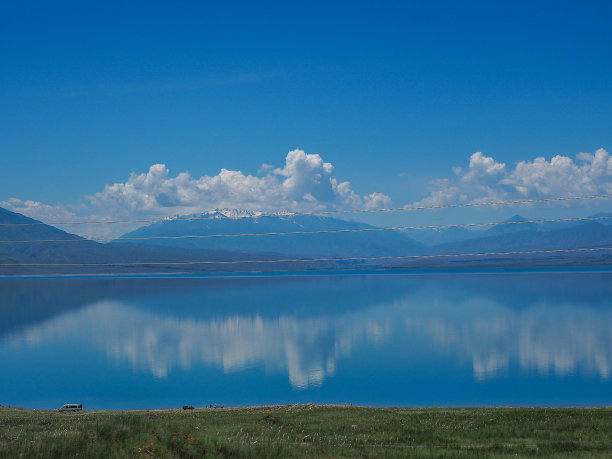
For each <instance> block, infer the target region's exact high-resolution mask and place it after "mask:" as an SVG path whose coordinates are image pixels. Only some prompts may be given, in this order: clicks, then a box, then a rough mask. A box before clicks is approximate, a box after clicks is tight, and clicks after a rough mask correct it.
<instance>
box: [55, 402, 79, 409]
mask: <svg viewBox="0 0 612 459" xmlns="http://www.w3.org/2000/svg"><path fill="white" fill-rule="evenodd" d="M82 410H83V405H82V404H80V403H66V404H65V405H62V407H61V408H58V409H57V411H82Z"/></svg>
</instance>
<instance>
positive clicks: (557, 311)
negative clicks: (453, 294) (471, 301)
mask: <svg viewBox="0 0 612 459" xmlns="http://www.w3.org/2000/svg"><path fill="white" fill-rule="evenodd" d="M494 312H495V313H496V314H497V315H496V316H494V317H484V318H483V317H468V316H466V317H463V318H458V317H456V318H454V319H453V318H448V317H445V318H442V317H434V316H432V317H419V318H417V317H409V318H406V320H405V323H406V326H407V328H408V331H409V332H410V333H412V334H419V333H422V334H424V335H425V336H428V337H429V338H430V339H431V340H432V341H433V342H434V346H435V347H436V348H437V349H440V350H442V351H444V352H449V353H453V354H456V355H458V357H459V358H461V359H464V360H471V364H472V367H473V371H474V378H475V379H476V380H478V381H485V380H487V379H491V378H494V377H496V376H499V375H500V374H501V373H503V372H505V371H506V370H507V369H508V367H509V366H510V365H511V363H512V362H516V363H518V365H519V366H520V367H521V368H522V369H524V370H527V371H534V370H535V371H537V372H538V373H539V374H541V375H546V374H550V373H554V374H555V375H558V376H564V375H571V374H573V373H575V372H576V371H582V372H584V373H586V374H598V375H599V376H600V377H601V378H602V379H608V378H609V377H610V372H611V369H612V321H611V319H612V318H611V317H610V314H602V313H601V312H598V311H596V310H589V309H581V308H564V307H560V308H552V307H538V308H534V309H530V310H525V311H521V312H516V311H512V310H506V309H501V310H500V309H498V308H495V310H494Z"/></svg>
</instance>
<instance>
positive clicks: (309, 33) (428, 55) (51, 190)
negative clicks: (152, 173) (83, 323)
mask: <svg viewBox="0 0 612 459" xmlns="http://www.w3.org/2000/svg"><path fill="white" fill-rule="evenodd" d="M611 13H612V3H610V2H607V1H602V2H597V1H589V2H577V1H576V2H563V1H554V2H552V1H551V2H547V1H538V2H519V1H513V2H496V1H484V2H476V1H474V2H443V1H442V2H391V1H390V2H362V1H355V2H316V1H308V2H286V1H285V2H265V1H263V2H216V3H212V2H151V1H148V2H111V1H109V2H98V3H96V4H91V3H90V2H27V1H23V2H10V3H9V2H5V3H4V4H3V5H2V6H1V7H0V41H1V43H2V46H1V48H0V66H1V67H0V69H1V70H0V158H1V164H0V170H1V171H2V172H1V175H2V180H1V181H0V202H2V203H3V206H6V207H10V208H13V209H15V210H18V211H23V212H24V213H28V211H29V213H30V214H31V215H33V216H35V217H39V218H47V219H51V220H53V216H54V215H55V216H61V215H62V212H64V213H67V214H70V215H80V216H84V215H87V214H96V215H104V216H116V215H136V214H140V213H144V212H153V213H164V212H165V213H169V214H170V213H176V212H179V211H180V212H183V211H191V210H194V209H197V207H198V203H200V204H201V205H200V207H202V208H207V207H208V206H211V205H215V204H227V205H233V204H235V205H242V206H243V207H246V206H253V207H260V208H264V207H266V206H267V207H270V208H274V207H283V208H287V207H291V206H296V207H300V208H304V207H308V205H310V204H312V203H313V202H314V201H312V200H311V201H309V199H310V197H308V196H307V195H308V194H310V195H311V197H312V196H314V197H315V198H316V203H315V204H317V205H320V206H322V207H325V208H331V207H342V206H353V207H355V206H367V205H371V206H373V205H375V204H378V205H388V204H391V205H404V204H409V203H412V202H417V201H424V202H428V201H427V200H428V199H429V201H430V202H433V200H435V199H438V200H447V201H461V200H462V199H465V200H475V199H485V198H487V197H492V196H496V197H502V198H503V197H515V196H520V195H521V193H523V194H524V195H525V196H546V195H551V194H554V193H558V192H559V190H561V191H567V192H568V193H575V194H576V193H577V194H580V193H582V192H591V191H593V192H596V193H604V192H606V190H608V189H610V190H612V188H610V187H611V186H612V160H610V158H609V155H608V156H605V155H607V151H606V150H608V151H609V150H610V149H612V129H610V126H612V84H611V81H612V79H611V74H612V72H611V71H612V59H610V57H611V56H612V29H611V28H610V21H611V20H612V14H611ZM298 149H299V150H302V151H303V152H304V155H303V156H302V157H301V158H302V160H303V161H302V162H301V163H299V162H296V163H295V164H293V166H295V168H294V169H291V167H293V166H292V165H291V164H289V162H287V161H288V156H287V155H288V153H289V152H291V151H294V150H298ZM599 149H604V150H599ZM598 150H599V151H600V153H599V156H598V158H599V160H598V161H599V162H598V163H597V164H595V163H594V162H593V161H594V159H593V158H594V157H593V158H591V159H589V158H588V157H587V156H585V155H582V159H579V158H576V155H577V154H579V153H580V152H586V153H590V154H591V155H595V154H596V152H597V151H598ZM601 151H604V153H605V155H604V154H603V153H601ZM476 152H482V153H483V156H482V157H478V158H476V162H474V163H473V166H474V167H473V170H472V169H469V164H470V157H471V156H472V155H473V154H474V153H476ZM313 155H319V156H318V157H315V156H313ZM556 155H561V156H562V157H567V158H569V159H570V161H572V164H570V165H568V164H565V166H568V167H570V166H571V167H574V169H572V170H573V171H574V172H572V170H569V169H567V167H566V168H565V169H563V168H557V167H556V166H555V167H552V166H550V165H549V163H548V162H550V161H551V159H552V158H553V157H555V156H556ZM294 156H295V155H294ZM537 157H544V158H545V160H546V161H547V163H546V164H545V165H544V166H543V167H544V169H545V170H547V171H548V172H543V177H544V178H541V177H540V179H538V180H540V182H539V183H535V180H536V179H535V178H534V177H535V175H537V174H540V172H541V171H540V170H539V169H537V168H536V167H531V169H529V167H527V169H529V170H530V171H531V172H533V173H532V174H531V176H530V177H531V178H529V177H527V178H525V177H526V176H520V177H519V175H520V174H519V172H520V171H517V170H516V164H517V163H520V162H521V161H526V162H527V163H526V164H527V166H530V165H532V166H533V164H532V163H533V161H534V159H535V158H537ZM294 159H295V158H294ZM298 159H299V158H298ZM472 159H474V157H472ZM491 161H493V162H491ZM585 161H586V162H587V163H588V164H586V163H585ZM315 163H316V164H315ZM155 164H164V165H165V169H164V170H163V171H162V170H160V171H161V172H160V173H161V174H162V179H163V180H170V179H173V178H175V177H176V176H177V174H179V173H181V172H188V173H189V174H190V179H191V180H192V183H191V182H190V183H188V184H187V185H184V186H183V185H180V184H177V183H175V182H172V183H165V182H164V183H162V185H163V186H161V188H163V190H162V191H159V189H160V188H159V187H158V188H155V190H157V191H154V192H153V196H152V199H154V200H156V203H155V205H154V206H153V207H155V208H153V207H151V206H150V203H149V204H148V205H149V207H148V208H145V207H146V206H144V207H143V204H142V199H141V198H142V196H140V197H136V198H135V199H136V201H138V202H137V203H135V201H134V200H133V199H132V198H129V197H127V198H126V196H125V190H126V189H127V188H130V187H131V188H130V189H131V190H132V191H133V190H134V189H138V186H140V185H134V183H132V184H131V185H130V184H129V183H128V182H129V177H130V173H132V172H133V173H135V174H136V175H138V174H146V173H147V172H148V171H149V170H150V167H151V166H152V165H155ZM262 164H268V165H271V166H273V167H269V168H266V167H264V168H263V169H261V166H262ZM324 164H331V165H333V172H329V171H328V170H326V169H325V168H324ZM500 164H505V170H504V171H502V170H501V169H500V167H498V165H500ZM551 164H552V163H551ZM585 164H586V165H587V166H588V167H589V168H590V169H589V171H586V172H584V170H583V169H580V168H581V167H583V166H585ZM605 164H608V166H609V167H608V169H609V171H607V169H606V165H605ZM309 167H310V169H309ZM453 167H455V168H456V167H461V168H462V171H461V172H459V170H458V169H455V172H453ZM478 167H480V169H478ZM483 167H484V169H482V168H483ZM487 167H488V169H487ZM571 167H570V169H571ZM317 168H318V169H317ZM221 169H226V170H228V171H234V172H235V171H241V172H242V174H243V175H244V177H246V178H245V179H243V178H241V177H238V178H237V180H238V182H239V183H238V185H236V186H243V185H244V184H245V183H251V182H253V183H255V182H256V183H255V185H254V187H255V188H256V189H258V190H260V191H261V193H263V194H262V197H261V199H260V200H259V201H258V202H257V205H255V204H253V203H252V202H250V201H245V202H243V201H241V200H240V199H239V198H236V196H237V195H236V194H235V193H234V198H235V199H233V200H232V199H222V198H220V197H219V196H220V193H222V190H221V191H220V190H219V189H216V191H215V192H214V193H213V195H214V196H213V195H211V196H212V197H211V196H209V195H206V196H204V198H203V197H202V196H200V195H197V193H196V195H194V196H191V197H190V198H189V199H188V198H184V194H185V193H187V194H189V193H190V192H192V191H193V190H195V189H198V190H200V191H198V193H199V192H202V193H207V192H208V191H206V190H208V188H206V187H207V186H212V185H211V184H210V183H209V181H206V180H205V182H206V183H204V184H203V182H202V181H199V182H198V180H199V179H200V178H201V177H202V176H205V175H206V176H208V177H211V178H212V179H211V180H213V179H215V177H218V174H219V172H220V170H221ZM306 169H308V170H307V171H306V173H303V172H304V170H306ZM477 169H478V170H481V171H482V170H485V171H486V174H484V175H481V176H479V178H478V177H477V179H478V180H479V181H478V183H476V181H475V180H476V178H474V177H476V175H477V173H476V171H477ZM536 169H537V170H536ZM562 169H563V170H562ZM576 170H578V171H580V170H582V171H583V172H576ZM275 171H276V172H275ZM292 171H294V172H295V171H297V172H295V174H297V175H291V174H293V173H294V172H292ZM300 171H301V172H300ZM487 171H488V172H487ZM538 171H540V172H538ZM560 171H561V172H560ZM564 171H565V172H564ZM568 171H569V172H568ZM606 171H607V172H606ZM523 172H525V171H523ZM523 172H520V173H521V174H522V173H523ZM163 174H166V175H163ZM300 174H302V175H300ZM304 174H306V175H304ZM308 174H310V175H308ZM470 174H471V175H470ZM495 174H498V176H496V177H497V178H495V180H493V178H492V176H493V175H495ZM499 174H501V175H499ZM534 174H535V175H534ZM560 174H561V175H560ZM563 174H565V175H563ZM572 174H574V175H572ZM576 174H582V175H580V177H577V176H576ZM602 174H603V175H602ZM540 175H542V174H540ZM466 176H467V178H465V177H466ZM164 177H165V178H164ZM249 177H252V178H253V180H251V179H250V178H249ZM266 177H269V178H268V179H266ZM470 177H471V178H470ZM234 178H235V177H234ZM145 179H146V177H145V178H143V180H145ZM255 179H260V181H259V182H257V181H256V180H255ZM331 179H334V180H336V187H335V188H334V187H333V185H330V184H329V180H331ZM219 180H221V179H219ZM219 180H218V181H219ZM232 180H233V179H232ZM249 180H251V181H250V182H249ZM254 180H255V182H254ZM301 180H302V181H303V183H301V182H300V181H301ZM321 180H322V181H324V182H325V184H326V185H325V186H327V188H328V189H323V188H321V187H320V183H319V182H320V181H321ZM444 180H446V185H444V184H443V181H444ZM542 180H543V181H544V182H546V181H547V180H553V181H554V180H557V184H556V185H555V184H554V183H553V184H549V183H543V182H542ZM567 180H570V181H572V180H582V181H584V180H586V181H588V180H590V181H591V182H592V183H591V182H589V185H588V187H587V188H588V189H587V188H584V187H583V188H580V187H575V188H571V187H570V189H567V190H565V189H563V188H560V185H559V183H562V182H563V181H567ZM213 181H214V180H213ZM287 181H290V182H291V183H289V184H287V183H286V182H287ZM346 181H349V182H350V186H349V185H347V186H345V187H344V191H342V190H340V189H339V188H338V184H342V183H343V182H346ZM183 182H185V180H183ZM196 182H197V183H196ZM295 182H300V183H301V184H300V183H298V184H297V185H296V183H295ZM432 182H433V183H434V185H432ZM502 182H503V183H502ZM115 183H117V184H121V185H122V186H123V188H121V187H119V188H121V189H119V188H117V189H115V190H114V191H113V190H111V191H108V189H106V192H105V186H107V185H112V184H115ZM185 183H186V182H185ZM211 183H212V182H211ZM224 183H225V182H224ZM232 183H233V182H232ZM226 185H227V184H226ZM226 185H224V186H226ZM298 185H299V186H298ZM143 186H144V185H143ZM227 186H229V185H227ZM231 186H234V185H231ZM231 186H230V189H229V191H228V193H230V194H231V193H233V191H232V190H233V189H232V188H231ZM249 186H250V185H249ZM470 186H471V187H472V188H471V189H468V190H467V191H466V190H463V189H459V188H462V187H468V188H469V187H470ZM126 187H127V188H126ZM198 187H200V188H198ZM270 187H271V188H270ZM292 187H293V188H292ZM440 187H442V188H444V187H446V188H444V190H443V193H442V194H444V193H446V195H445V196H446V197H444V198H443V197H441V194H439V196H438V197H437V198H435V196H434V194H435V192H436V190H440ZM453 187H454V188H453ZM512 187H514V188H512ZM520 187H523V188H520ZM203 188H206V190H204V191H202V189H203ZM451 188H453V189H454V191H452V192H450V191H449V190H450V189H451ZM510 188H512V190H510ZM224 189H225V188H224ZM270 189H271V190H272V191H269V190H270ZM287 189H289V191H287ZM169 190H170V191H169ZM185 190H187V191H185ZM190 190H191V191H190ZM279 190H280V191H279ZM282 190H285V191H282ZM347 190H348V191H350V192H351V193H355V195H356V196H357V198H359V199H357V198H355V197H354V196H353V195H350V196H349V194H348V191H347ZM509 190H510V191H509ZM140 191H141V192H142V193H141V194H144V193H145V192H146V193H148V196H149V197H151V190H150V189H148V190H145V188H142V187H141V188H140ZM298 192H299V193H302V194H300V195H299V196H298V194H296V193H298ZM341 192H344V194H343V195H342V196H340V193H341ZM432 192H433V193H434V194H432ZM122 193H123V194H122ZM155 193H157V194H155ZM172 193H175V195H172ZM279 193H281V194H282V193H285V194H282V196H281V195H280V194H279ZM317 193H320V196H317ZM326 193H327V194H326ZM372 193H377V194H376V195H375V196H373V197H372V196H371V194H372ZM96 194H98V198H97V200H96V199H93V200H92V198H88V196H90V197H91V196H95V195H96ZM264 195H265V196H264ZM181 196H183V197H181ZM279 196H281V198H282V199H281V198H279ZM304 196H306V197H304ZM351 196H352V198H351ZM368 196H371V198H370V201H368ZM132 197H133V196H132ZM349 198H350V199H349ZM11 199H12V201H11ZM130 199H132V200H130ZM181 199H183V201H181ZM258 199H259V198H258ZM279 199H280V201H279ZM351 199H352V200H351ZM26 200H30V201H32V202H35V203H38V204H37V206H38V207H37V206H35V205H30V206H29V208H28V206H26V205H25V204H24V202H25V201H26ZM179 201H181V202H179ZM187 201H189V202H187ZM277 201H278V202H277ZM332 201H333V202H332ZM177 203H178V204H177ZM309 203H310V204H309ZM368 203H369V204H368ZM179 204H180V205H179ZM312 205H314V204H312ZM41 206H48V207H45V208H43V207H41ZM139 206H140V207H139ZM161 207H163V209H161ZM37 212H38V213H37Z"/></svg>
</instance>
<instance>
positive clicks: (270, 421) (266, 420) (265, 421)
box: [259, 414, 280, 425]
mask: <svg viewBox="0 0 612 459" xmlns="http://www.w3.org/2000/svg"><path fill="white" fill-rule="evenodd" d="M259 422H260V423H261V424H270V425H275V424H280V419H278V418H277V417H276V416H272V415H270V414H269V415H267V416H266V417H264V418H263V419H262V420H261V421H259Z"/></svg>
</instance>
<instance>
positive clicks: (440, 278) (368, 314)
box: [0, 271, 612, 409]
mask: <svg viewBox="0 0 612 459" xmlns="http://www.w3.org/2000/svg"><path fill="white" fill-rule="evenodd" d="M0 368H1V369H2V375H1V376H0V405H12V406H22V407H27V408H39V409H45V408H55V407H59V406H61V405H62V404H63V403H82V404H83V406H84V408H86V409H111V408H125V409H136V408H164V407H178V406H181V405H183V404H189V405H194V406H208V405H209V404H223V405H225V406H237V405H264V404H284V403H307V402H313V403H339V404H345V403H346V404H350V403H352V404H358V405H376V406H490V405H538V406H559V405H563V406H567V405H572V406H573V405H612V400H611V399H612V381H611V373H612V272H610V271H608V272H562V271H558V272H511V273H510V272H496V273H472V274H467V273H464V274H452V273H433V274H427V273H421V274H414V273H401V272H400V273H371V274H332V275H325V274H321V275H308V276H300V275H295V276H287V275H284V276H273V275H272V276H262V277H256V276H251V277H216V278H215V277H201V278H197V277H177V278H80V279H69V278H56V279H20V280H18V279H2V280H0Z"/></svg>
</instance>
